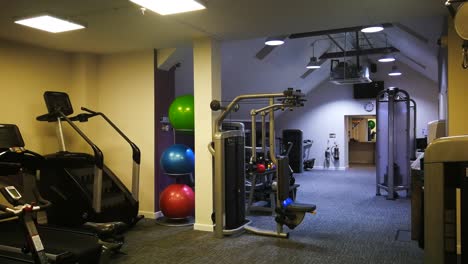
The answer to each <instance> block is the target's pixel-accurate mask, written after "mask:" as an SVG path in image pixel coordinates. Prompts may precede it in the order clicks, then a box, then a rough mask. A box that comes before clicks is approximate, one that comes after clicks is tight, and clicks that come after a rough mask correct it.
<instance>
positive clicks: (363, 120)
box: [345, 115, 377, 167]
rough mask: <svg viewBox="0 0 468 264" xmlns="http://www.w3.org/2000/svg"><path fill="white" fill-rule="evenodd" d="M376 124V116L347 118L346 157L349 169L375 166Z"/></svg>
mask: <svg viewBox="0 0 468 264" xmlns="http://www.w3.org/2000/svg"><path fill="white" fill-rule="evenodd" d="M376 122H377V121H376V116H375V115H362V116H361V115H356V116H346V117H345V123H346V126H345V130H346V131H345V135H347V137H346V145H347V148H346V151H345V155H346V160H347V161H348V164H349V167H353V166H354V167H356V166H375V149H376V144H375V141H376V139H377V135H376V130H377V128H376V124H377V123H376Z"/></svg>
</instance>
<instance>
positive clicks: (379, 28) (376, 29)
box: [361, 25, 384, 33]
mask: <svg viewBox="0 0 468 264" xmlns="http://www.w3.org/2000/svg"><path fill="white" fill-rule="evenodd" d="M382 30H384V28H383V26H382V25H375V26H368V27H364V28H362V29H361V32H362V33H376V32H380V31H382Z"/></svg>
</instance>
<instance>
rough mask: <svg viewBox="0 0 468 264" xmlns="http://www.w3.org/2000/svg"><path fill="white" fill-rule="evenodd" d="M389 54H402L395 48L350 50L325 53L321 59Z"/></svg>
mask: <svg viewBox="0 0 468 264" xmlns="http://www.w3.org/2000/svg"><path fill="white" fill-rule="evenodd" d="M387 52H400V50H399V49H397V48H394V47H388V48H374V49H363V50H350V51H347V52H346V53H345V52H329V53H325V54H323V55H322V56H320V58H319V59H321V60H323V59H336V58H343V57H345V56H346V57H352V56H363V55H371V54H382V53H387Z"/></svg>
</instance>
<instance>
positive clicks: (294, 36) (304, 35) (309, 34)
mask: <svg viewBox="0 0 468 264" xmlns="http://www.w3.org/2000/svg"><path fill="white" fill-rule="evenodd" d="M379 25H382V26H383V27H384V28H387V27H393V24H392V23H383V24H379ZM365 27H366V26H359V27H348V28H337V29H329V30H320V31H313V32H304V33H295V34H291V35H290V36H289V38H290V39H297V38H310V37H316V36H323V35H331V34H338V33H345V32H354V31H360V30H361V29H363V28H365Z"/></svg>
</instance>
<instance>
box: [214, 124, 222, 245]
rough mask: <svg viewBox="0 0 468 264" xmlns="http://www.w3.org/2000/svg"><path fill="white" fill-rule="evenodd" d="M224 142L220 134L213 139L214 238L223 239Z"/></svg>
mask: <svg viewBox="0 0 468 264" xmlns="http://www.w3.org/2000/svg"><path fill="white" fill-rule="evenodd" d="M223 143H224V140H223V137H222V133H220V132H218V133H216V134H215V137H214V153H212V154H214V157H215V164H214V207H215V222H216V223H215V237H217V238H223V236H224V234H223V230H224V214H225V211H224V210H225V208H224V206H225V205H224V193H225V190H224V176H225V175H224V157H223V153H224V144H223Z"/></svg>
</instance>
